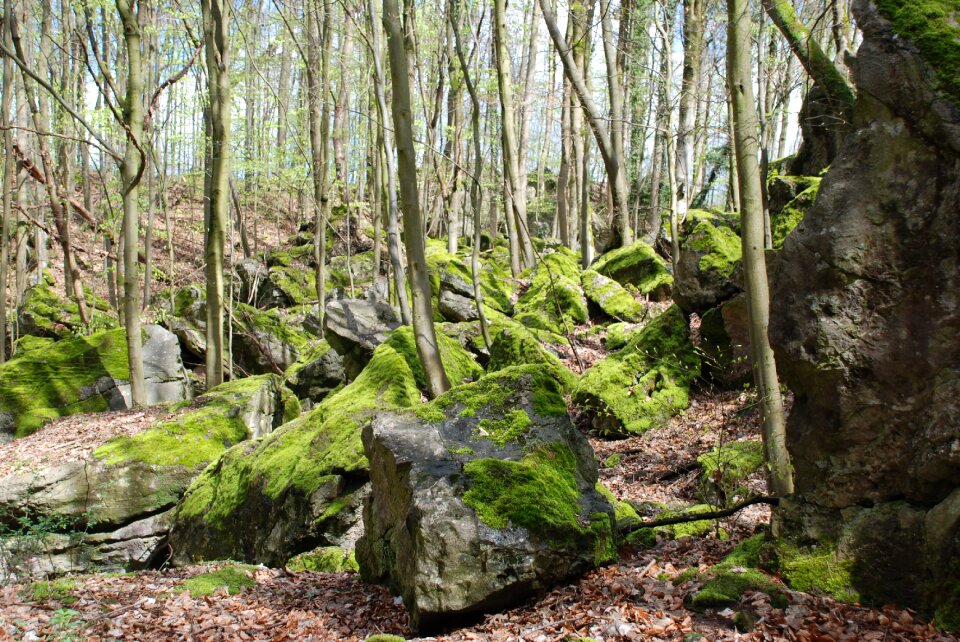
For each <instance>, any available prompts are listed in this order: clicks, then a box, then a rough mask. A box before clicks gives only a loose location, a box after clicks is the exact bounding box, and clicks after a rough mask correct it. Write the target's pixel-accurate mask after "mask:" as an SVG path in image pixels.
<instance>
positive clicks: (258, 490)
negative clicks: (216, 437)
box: [170, 327, 480, 565]
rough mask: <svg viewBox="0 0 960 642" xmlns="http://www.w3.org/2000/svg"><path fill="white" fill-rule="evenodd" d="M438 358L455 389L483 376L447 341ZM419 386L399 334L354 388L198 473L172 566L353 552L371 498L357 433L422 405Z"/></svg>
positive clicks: (417, 369)
mask: <svg viewBox="0 0 960 642" xmlns="http://www.w3.org/2000/svg"><path fill="white" fill-rule="evenodd" d="M440 350H441V357H442V359H443V362H444V366H445V368H446V370H447V375H448V377H450V379H451V380H458V378H459V379H468V378H470V377H474V376H477V375H479V373H480V368H479V366H478V365H477V364H476V363H475V362H474V361H473V359H472V357H471V356H470V355H469V353H467V352H466V351H465V350H463V348H461V347H460V345H459V344H458V343H457V342H456V341H454V340H453V339H449V338H448V337H445V336H444V337H442V338H441V339H440ZM425 387H426V385H425V381H424V374H423V370H422V367H421V366H420V362H419V359H418V358H417V356H416V346H415V345H414V342H413V333H412V330H411V329H410V328H408V327H405V328H402V329H400V330H398V331H397V332H395V333H394V334H393V335H392V336H390V338H389V339H388V340H387V341H386V342H384V343H383V344H382V345H381V346H379V347H378V348H377V349H376V350H375V351H374V355H373V358H372V359H371V360H370V363H369V364H367V366H366V367H365V368H364V369H363V371H362V372H361V373H360V375H359V376H358V377H357V378H356V379H355V380H354V381H353V382H352V383H350V384H349V385H347V386H346V387H344V388H342V389H341V390H340V391H339V392H337V393H336V394H333V395H331V396H328V397H326V398H325V399H324V400H323V401H322V402H321V403H319V404H318V405H317V406H316V407H315V408H314V409H313V410H312V411H310V412H309V413H307V414H305V415H303V416H302V417H300V418H299V419H297V420H295V421H292V422H290V423H288V424H285V425H283V426H281V427H280V428H279V429H278V430H276V431H274V432H273V433H271V434H270V435H268V436H266V437H264V438H263V439H261V440H257V441H253V442H248V443H244V444H240V445H238V446H234V447H233V448H231V449H230V450H228V451H227V452H226V453H224V454H223V456H222V457H221V458H220V459H219V460H217V461H216V462H214V463H213V464H211V465H210V466H208V467H207V468H206V470H204V471H203V474H201V475H200V477H199V478H198V479H197V480H196V481H195V482H194V483H193V485H192V486H191V487H190V490H189V491H188V493H187V495H186V497H185V498H184V500H183V502H182V503H181V504H180V506H179V507H178V509H177V515H176V523H175V526H174V528H173V531H172V532H171V536H170V541H171V545H172V546H173V551H174V559H175V560H177V561H179V562H184V563H186V562H194V561H197V560H202V559H238V560H244V561H249V562H260V563H265V564H270V565H281V564H283V563H284V562H286V561H287V560H288V559H289V558H290V557H291V556H293V555H295V554H297V553H300V552H303V551H305V550H308V549H311V548H314V547H316V546H317V544H322V545H326V546H343V547H346V548H350V547H352V543H353V541H354V540H355V539H356V538H357V536H358V534H359V533H358V529H359V525H358V521H359V516H358V515H359V509H360V503H361V501H362V499H363V497H364V494H365V493H366V492H367V491H366V489H367V476H368V474H367V460H366V457H365V456H364V453H363V446H362V444H361V442H360V432H361V430H362V428H363V426H365V425H366V424H368V423H369V422H370V421H371V420H372V419H373V417H374V416H375V415H376V414H377V413H378V412H381V411H383V410H386V409H390V408H405V407H409V406H412V405H414V404H417V403H419V402H420V400H421V395H422V393H421V390H422V389H423V388H425Z"/></svg>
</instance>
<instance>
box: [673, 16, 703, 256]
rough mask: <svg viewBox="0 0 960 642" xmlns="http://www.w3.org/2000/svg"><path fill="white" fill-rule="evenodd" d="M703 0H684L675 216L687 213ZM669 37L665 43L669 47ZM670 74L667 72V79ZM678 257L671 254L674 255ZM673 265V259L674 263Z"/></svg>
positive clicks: (682, 216) (678, 217)
mask: <svg viewBox="0 0 960 642" xmlns="http://www.w3.org/2000/svg"><path fill="white" fill-rule="evenodd" d="M705 8H706V0H683V82H682V84H681V86H680V113H679V115H678V122H677V143H676V144H677V152H676V157H675V158H674V159H673V162H674V174H675V176H676V181H675V183H674V186H673V189H674V190H675V191H674V200H676V209H675V210H674V211H673V216H674V219H677V220H679V221H683V220H684V219H685V218H686V216H687V208H688V203H689V193H690V168H691V167H692V166H693V135H694V119H695V117H696V109H697V91H698V88H699V84H700V83H699V81H700V60H701V57H702V55H703V13H704V10H705ZM671 42H672V34H671V38H670V39H669V40H668V41H667V43H666V46H667V47H668V48H669V47H670V43H671ZM669 78H671V76H667V79H668V81H669ZM676 258H677V257H676V256H674V259H676ZM674 266H676V263H674Z"/></svg>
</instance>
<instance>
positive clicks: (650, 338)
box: [573, 306, 700, 435]
mask: <svg viewBox="0 0 960 642" xmlns="http://www.w3.org/2000/svg"><path fill="white" fill-rule="evenodd" d="M699 374H700V357H699V355H698V354H697V352H696V350H695V349H694V347H693V344H692V343H691V342H690V334H689V328H688V326H687V322H686V320H685V319H684V318H683V315H682V313H681V312H680V310H679V308H677V307H676V306H673V307H671V308H670V309H669V310H668V311H667V312H665V313H663V314H662V315H661V316H660V317H658V318H657V319H656V320H654V321H652V322H651V323H649V324H648V325H647V326H646V327H645V328H644V329H643V331H642V332H641V333H640V334H639V335H637V336H636V338H634V339H633V340H631V341H630V343H628V344H627V346H626V347H624V348H623V349H622V350H620V351H619V352H616V353H614V354H612V355H610V356H608V357H607V358H606V359H603V360H602V361H599V362H598V363H596V364H595V365H594V366H593V367H592V368H590V369H589V370H587V371H586V372H585V373H584V374H583V375H582V376H581V377H580V381H579V382H578V383H577V385H576V387H575V388H574V391H573V402H574V403H575V404H578V405H580V406H581V407H583V408H584V409H586V410H588V411H590V412H591V413H593V415H594V420H593V427H594V430H596V431H597V432H598V433H600V434H602V435H622V434H631V433H635V434H640V433H644V432H646V431H647V430H649V429H651V428H653V427H655V426H658V425H660V424H662V423H664V422H666V421H667V420H669V418H670V417H671V416H673V415H675V414H677V413H679V412H681V411H683V410H684V409H686V408H687V406H688V405H689V403H690V402H689V386H690V384H691V383H693V381H694V380H695V379H696V378H697V377H698V376H699Z"/></svg>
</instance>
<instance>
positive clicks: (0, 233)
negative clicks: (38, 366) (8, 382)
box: [0, 0, 15, 363]
mask: <svg viewBox="0 0 960 642" xmlns="http://www.w3.org/2000/svg"><path fill="white" fill-rule="evenodd" d="M10 2H11V0H4V3H3V29H2V33H0V37H2V38H3V44H4V46H5V47H7V48H8V49H12V48H13V44H12V43H11V42H10V17H11V15H12V12H11V10H10ZM12 102H13V60H11V59H10V56H4V57H3V99H2V103H0V125H3V148H4V149H6V150H9V149H12V148H13V133H12V131H11V129H10V121H11V119H10V107H11V103H12ZM14 172H15V169H14V165H13V154H11V153H7V154H4V155H3V187H2V189H3V222H2V228H0V363H3V362H4V361H5V360H6V358H7V336H8V335H7V264H8V263H9V257H8V248H9V243H10V219H11V217H12V216H13V178H14Z"/></svg>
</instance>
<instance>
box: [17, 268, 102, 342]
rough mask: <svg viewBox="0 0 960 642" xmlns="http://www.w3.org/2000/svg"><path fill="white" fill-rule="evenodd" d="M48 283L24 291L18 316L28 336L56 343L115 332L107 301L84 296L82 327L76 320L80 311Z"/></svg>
mask: <svg viewBox="0 0 960 642" xmlns="http://www.w3.org/2000/svg"><path fill="white" fill-rule="evenodd" d="M51 285H52V281H46V280H45V281H44V282H42V283H40V284H38V285H35V286H33V287H31V288H28V289H27V290H26V291H25V292H24V294H23V300H22V302H21V304H20V309H19V314H20V317H21V319H22V320H23V322H24V324H25V327H24V328H23V330H25V331H27V332H29V333H31V334H39V335H42V336H46V337H50V338H54V339H60V338H66V337H71V336H74V335H79V334H83V333H85V332H87V331H90V330H93V331H96V330H106V329H111V328H115V327H116V325H117V321H116V319H115V318H114V317H112V316H111V315H110V314H109V313H110V312H111V310H112V306H110V304H109V303H108V302H107V301H104V300H103V299H101V298H99V297H97V296H95V295H94V294H93V293H92V292H89V291H86V292H85V297H84V299H85V303H86V307H87V314H88V316H89V320H90V325H89V326H85V325H84V324H83V321H82V320H81V318H80V307H79V306H78V305H77V303H76V301H74V300H73V299H66V298H63V297H61V296H59V295H58V294H56V293H55V292H54V291H53V288H52V287H51Z"/></svg>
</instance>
